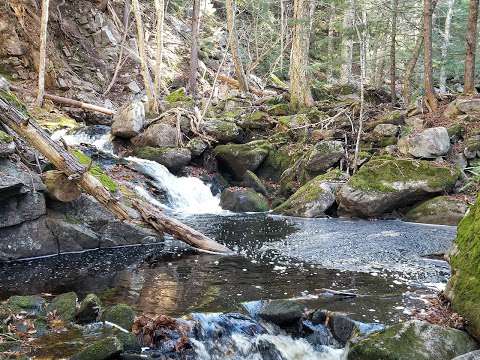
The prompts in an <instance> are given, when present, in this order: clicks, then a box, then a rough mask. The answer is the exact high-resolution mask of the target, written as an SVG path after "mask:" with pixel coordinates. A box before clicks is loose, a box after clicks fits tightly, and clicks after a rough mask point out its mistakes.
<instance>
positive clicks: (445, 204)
mask: <svg viewBox="0 0 480 360" xmlns="http://www.w3.org/2000/svg"><path fill="white" fill-rule="evenodd" d="M467 210H468V205H467V203H466V202H465V201H464V200H462V199H458V198H456V197H452V196H437V197H435V198H433V199H430V200H427V201H424V202H422V203H421V204H419V205H416V206H415V207H413V208H412V209H410V210H409V211H408V212H407V213H406V214H405V218H406V219H407V220H408V221H413V222H418V223H425V224H439V225H452V226H456V225H458V223H459V222H460V220H462V219H463V217H464V216H465V213H466V212H467Z"/></svg>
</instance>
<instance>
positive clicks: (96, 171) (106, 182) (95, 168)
mask: <svg viewBox="0 0 480 360" xmlns="http://www.w3.org/2000/svg"><path fill="white" fill-rule="evenodd" d="M72 153H73V155H74V156H75V157H76V158H77V160H78V161H79V162H80V164H82V165H84V166H86V167H90V170H89V172H90V174H92V175H93V176H95V177H96V178H97V179H98V180H99V181H100V182H101V183H102V185H103V186H105V187H106V188H107V189H108V190H109V191H111V192H115V191H116V190H117V188H118V185H117V183H116V182H115V180H113V179H112V178H111V177H110V176H108V175H107V173H106V172H105V171H103V169H102V168H101V167H100V165H98V164H95V163H93V162H92V159H90V157H88V156H87V155H85V154H84V153H83V152H82V151H80V150H73V152H72Z"/></svg>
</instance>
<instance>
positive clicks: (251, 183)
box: [242, 170, 267, 195]
mask: <svg viewBox="0 0 480 360" xmlns="http://www.w3.org/2000/svg"><path fill="white" fill-rule="evenodd" d="M242 186H244V187H247V188H252V189H253V190H255V191H256V192H258V193H260V194H262V195H267V189H266V188H265V185H264V184H263V182H262V180H260V179H259V178H258V176H257V175H255V173H254V172H252V171H250V170H247V171H246V172H245V175H243V180H242Z"/></svg>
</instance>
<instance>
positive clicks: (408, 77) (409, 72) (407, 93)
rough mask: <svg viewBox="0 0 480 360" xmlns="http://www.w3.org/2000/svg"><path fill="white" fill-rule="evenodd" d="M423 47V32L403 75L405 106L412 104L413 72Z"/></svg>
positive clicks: (418, 38)
mask: <svg viewBox="0 0 480 360" xmlns="http://www.w3.org/2000/svg"><path fill="white" fill-rule="evenodd" d="M422 48H423V34H422V35H419V36H418V37H417V41H416V42H415V47H414V48H413V51H412V57H411V58H410V60H409V61H408V64H407V67H406V68H405V74H404V76H403V89H402V93H403V102H404V103H405V106H406V107H408V106H409V105H410V100H411V98H412V94H411V93H412V89H411V87H410V85H411V83H412V77H413V72H414V71H415V66H417V62H418V58H419V57H420V53H421V52H422Z"/></svg>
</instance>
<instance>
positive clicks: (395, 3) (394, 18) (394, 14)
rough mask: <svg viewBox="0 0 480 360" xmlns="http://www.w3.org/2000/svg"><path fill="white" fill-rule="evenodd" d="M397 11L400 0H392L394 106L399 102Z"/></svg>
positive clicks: (391, 56) (391, 67) (391, 75)
mask: <svg viewBox="0 0 480 360" xmlns="http://www.w3.org/2000/svg"><path fill="white" fill-rule="evenodd" d="M397 11H398V0H392V33H391V43H390V93H391V94H392V108H393V107H395V105H396V103H397V89H396V86H395V85H396V83H397V63H396V60H397V58H396V47H397V46H396V45H397V44H396V41H397V39H396V37H397Z"/></svg>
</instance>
